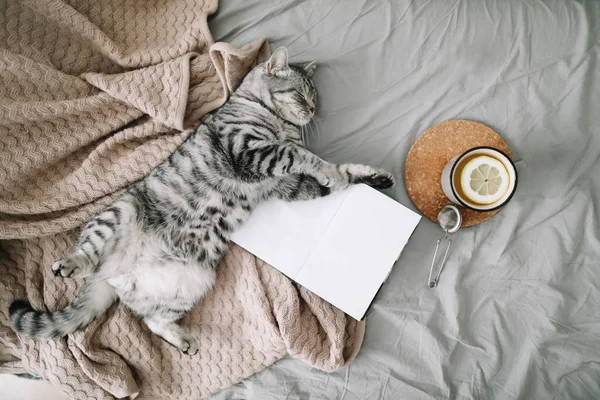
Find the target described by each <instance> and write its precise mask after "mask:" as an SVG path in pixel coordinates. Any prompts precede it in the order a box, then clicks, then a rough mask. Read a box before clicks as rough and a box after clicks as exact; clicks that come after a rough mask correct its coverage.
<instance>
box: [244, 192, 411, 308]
mask: <svg viewBox="0 0 600 400" xmlns="http://www.w3.org/2000/svg"><path fill="white" fill-rule="evenodd" d="M420 219H421V217H420V216H419V215H418V214H416V213H414V212H412V211H411V210H409V209H408V208H406V207H404V206H402V205H401V204H399V203H397V202H395V201H394V200H392V199H390V198H389V197H387V196H385V195H384V194H382V193H379V192H378V191H377V190H375V189H372V188H370V187H369V186H366V185H362V184H361V185H355V186H352V187H350V188H349V189H347V190H345V191H343V192H337V193H333V194H330V195H329V196H326V197H323V198H320V199H316V200H309V201H298V202H293V203H289V202H284V201H281V200H269V201H267V202H265V203H262V204H260V205H259V206H258V207H257V208H256V209H255V210H254V212H253V214H252V216H251V217H250V218H249V219H248V220H247V221H246V222H245V223H244V224H243V225H242V226H241V227H240V228H238V230H237V231H236V232H235V233H234V234H233V237H232V240H233V241H234V242H235V243H237V244H238V245H239V246H241V247H243V248H244V249H246V250H248V251H249V252H250V253H252V254H254V255H255V256H257V257H258V258H260V259H262V260H263V261H265V262H267V263H268V264H270V265H272V266H273V267H275V268H276V269H278V270H279V271H281V272H282V273H284V274H285V275H286V276H288V277H289V278H290V279H293V280H294V281H296V282H297V283H299V284H300V285H302V286H304V287H305V288H307V289H308V290H310V291H312V292H313V293H315V294H316V295H318V296H320V297H321V298H323V299H324V300H326V301H328V302H329V303H331V304H333V305H334V306H336V307H337V308H339V309H340V310H342V311H344V312H345V313H346V314H348V315H350V316H352V317H354V318H356V319H358V320H360V319H362V318H363V317H364V315H365V313H366V311H367V309H368V307H369V305H370V304H371V302H372V301H373V298H374V297H375V295H376V294H377V291H378V290H379V288H380V287H381V285H382V284H383V282H384V281H385V280H386V278H387V276H388V275H389V272H390V271H391V268H392V267H393V265H394V263H395V261H396V260H397V259H398V257H399V256H400V253H401V251H402V249H403V248H404V245H405V244H406V242H407V241H408V239H409V237H410V236H411V234H412V232H413V231H414V229H415V227H416V226H417V224H418V223H419V220H420Z"/></svg>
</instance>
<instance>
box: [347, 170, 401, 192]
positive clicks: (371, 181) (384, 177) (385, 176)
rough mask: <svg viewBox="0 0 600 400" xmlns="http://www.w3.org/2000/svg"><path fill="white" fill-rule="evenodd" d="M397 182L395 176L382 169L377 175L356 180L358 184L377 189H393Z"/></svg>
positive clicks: (377, 171)
mask: <svg viewBox="0 0 600 400" xmlns="http://www.w3.org/2000/svg"><path fill="white" fill-rule="evenodd" d="M395 182H396V181H395V179H394V175H392V174H390V173H389V172H387V171H384V170H382V169H378V170H376V172H375V173H373V174H370V175H365V176H362V177H360V178H359V179H357V180H356V183H364V184H366V185H369V186H371V187H373V188H375V189H388V188H391V187H392V186H394V183H395Z"/></svg>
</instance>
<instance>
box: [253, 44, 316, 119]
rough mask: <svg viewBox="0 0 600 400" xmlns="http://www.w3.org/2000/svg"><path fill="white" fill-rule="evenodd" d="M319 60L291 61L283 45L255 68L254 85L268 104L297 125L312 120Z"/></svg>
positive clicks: (255, 89) (254, 88)
mask: <svg viewBox="0 0 600 400" xmlns="http://www.w3.org/2000/svg"><path fill="white" fill-rule="evenodd" d="M315 69H316V63H315V62H314V61H313V62H310V63H306V64H288V53H287V50H286V48H285V47H280V48H278V49H277V50H275V52H273V54H272V55H271V57H270V58H269V59H268V60H267V61H265V62H264V63H262V64H260V65H259V66H257V67H256V68H255V69H254V71H253V74H252V75H254V76H253V79H252V87H253V91H255V92H258V93H256V94H257V95H258V96H259V97H260V98H261V99H262V100H263V101H264V102H265V104H267V105H268V106H269V107H271V108H273V110H274V111H276V112H277V113H278V114H279V115H280V116H281V117H283V118H284V119H285V120H287V121H289V122H291V123H293V124H295V125H305V124H307V123H309V122H310V120H311V118H312V117H313V115H314V114H315V109H316V106H317V90H316V89H315V85H314V83H313V80H312V77H313V75H314V73H315Z"/></svg>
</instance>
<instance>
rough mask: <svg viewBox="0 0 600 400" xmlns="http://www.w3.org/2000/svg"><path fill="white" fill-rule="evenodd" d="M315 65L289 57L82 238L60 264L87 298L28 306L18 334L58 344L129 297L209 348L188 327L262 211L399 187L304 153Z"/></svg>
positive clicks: (379, 175) (179, 334) (135, 306)
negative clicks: (188, 316)
mask: <svg viewBox="0 0 600 400" xmlns="http://www.w3.org/2000/svg"><path fill="white" fill-rule="evenodd" d="M314 70H315V64H314V62H313V63H309V64H304V65H288V60H287V50H286V49H285V48H279V49H277V50H276V51H275V52H274V53H273V55H272V56H271V57H270V59H269V60H268V61H266V62H264V63H262V64H260V65H258V66H257V67H256V68H254V69H253V70H252V71H251V72H250V73H249V74H248V75H247V76H246V78H245V79H244V81H243V82H242V84H241V85H240V87H239V88H238V89H237V90H236V91H235V93H233V94H232V96H231V98H230V99H229V100H228V101H227V103H226V104H225V105H223V106H222V107H221V108H220V109H218V110H217V111H215V112H214V113H213V114H212V115H210V116H209V117H207V119H206V120H205V121H204V123H203V124H202V125H201V126H200V127H199V128H198V129H197V130H196V132H195V133H193V134H192V135H191V136H190V137H189V138H188V139H187V140H186V141H185V142H184V143H183V144H182V145H181V146H180V147H179V148H178V149H177V150H176V151H175V152H174V153H173V154H172V155H171V156H170V157H169V158H168V160H166V161H165V162H163V163H162V164H160V165H159V166H158V167H156V168H155V169H154V170H153V171H152V172H151V173H150V174H149V175H148V176H147V177H146V178H144V179H142V180H141V181H139V182H137V183H136V184H134V185H133V186H132V187H131V188H129V189H128V190H127V191H126V192H125V193H124V194H123V195H121V196H120V197H118V198H117V199H116V200H115V201H114V202H113V203H112V204H111V205H110V206H108V207H107V208H105V209H104V210H103V211H101V212H100V213H99V214H98V215H97V216H96V217H95V218H93V219H92V220H91V221H90V222H89V223H88V224H87V225H86V226H85V227H84V228H83V230H82V232H81V234H80V236H79V239H78V242H77V246H76V248H75V250H74V252H73V253H72V254H71V255H69V256H68V257H66V258H64V259H61V260H59V261H56V262H55V263H54V264H53V265H52V271H53V272H54V274H55V275H57V276H62V277H75V276H82V277H87V279H86V282H85V285H84V288H83V291H82V293H81V294H80V295H79V297H77V298H76V299H75V301H74V302H73V303H72V304H71V305H69V306H67V307H66V308H64V309H62V310H59V311H55V312H42V311H36V310H34V309H32V307H31V306H30V305H29V303H27V302H25V301H21V300H17V301H15V302H13V303H12V305H11V307H10V320H11V324H12V326H13V328H14V329H15V331H17V332H18V333H20V334H22V335H24V336H29V337H35V338H53V337H59V336H65V335H67V334H68V333H71V332H73V331H75V330H76V329H79V328H82V327H84V326H86V325H88V324H89V323H91V322H92V321H93V320H94V319H95V318H96V317H98V316H99V315H101V314H102V313H104V312H105V311H106V310H107V309H108V308H109V307H110V305H111V304H113V303H114V302H115V301H116V300H117V298H119V299H120V300H121V302H123V303H124V304H125V305H126V306H127V307H128V308H130V309H131V310H132V311H133V312H134V313H135V314H137V315H139V316H140V317H142V318H143V320H144V322H145V323H146V324H147V326H148V328H149V329H150V330H151V331H152V332H154V333H156V334H157V335H159V336H161V337H162V338H164V339H165V340H166V341H167V342H169V343H171V344H173V345H174V346H176V347H178V348H179V349H181V350H182V351H183V352H185V353H188V354H195V353H196V352H197V351H198V347H197V344H196V341H195V340H194V338H193V337H192V336H191V335H190V334H189V333H188V332H187V331H186V330H185V329H184V328H182V327H181V326H180V325H179V324H178V320H179V319H180V318H181V317H182V316H183V315H184V314H185V313H186V312H188V311H189V310H190V309H191V308H192V307H193V306H194V305H195V304H196V302H197V301H198V300H200V299H201V298H202V297H203V296H204V295H205V294H206V293H207V291H209V290H210V289H211V288H212V287H213V285H214V283H215V276H216V270H215V269H216V267H217V265H218V263H219V261H220V260H221V258H222V257H223V255H224V254H225V252H226V251H227V249H228V246H229V237H230V234H231V232H232V231H233V230H234V229H235V228H236V227H237V226H239V225H240V224H241V223H242V222H243V221H244V220H245V219H246V218H248V216H249V215H250V213H251V212H252V209H253V208H254V207H255V206H256V205H257V204H258V203H259V202H261V201H264V200H266V199H268V198H272V197H277V198H280V199H284V200H288V201H294V200H307V199H313V198H317V197H320V196H325V195H327V194H329V193H330V192H331V191H335V190H341V189H344V188H346V187H348V185H351V184H355V183H361V182H362V183H366V184H368V185H370V186H373V187H376V188H387V187H390V186H392V185H393V184H394V179H393V177H392V175H391V174H389V173H388V172H385V171H383V170H379V169H375V168H372V167H369V166H365V165H356V164H343V165H334V164H330V163H328V162H326V161H324V160H322V159H321V158H319V157H317V156H315V155H314V154H312V153H310V152H308V151H307V150H306V149H305V148H304V147H303V143H302V140H301V136H300V126H302V125H305V124H307V123H308V122H309V121H310V120H311V118H312V116H313V115H314V112H315V105H316V100H317V98H316V90H315V87H314V84H313V82H312V76H313V74H314Z"/></svg>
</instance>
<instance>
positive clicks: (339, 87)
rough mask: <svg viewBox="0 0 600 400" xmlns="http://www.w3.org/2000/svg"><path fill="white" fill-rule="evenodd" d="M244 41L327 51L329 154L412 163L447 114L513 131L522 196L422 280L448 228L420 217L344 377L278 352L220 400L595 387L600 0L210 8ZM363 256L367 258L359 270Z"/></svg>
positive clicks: (548, 393) (319, 56) (227, 36)
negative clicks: (420, 140) (416, 145)
mask: <svg viewBox="0 0 600 400" xmlns="http://www.w3.org/2000/svg"><path fill="white" fill-rule="evenodd" d="M210 26H211V31H212V32H213V34H214V35H215V39H216V40H221V41H225V42H230V43H232V44H233V45H235V46H240V45H242V44H244V43H248V42H250V41H251V40H254V39H256V38H259V37H262V36H266V37H268V38H269V39H270V40H271V47H272V48H273V49H274V48H276V47H277V46H279V45H287V46H288V47H289V50H290V56H291V60H292V61H308V60H313V59H315V60H317V61H318V62H319V68H318V71H317V74H316V80H317V86H318V89H319V96H320V97H319V99H320V101H319V105H318V115H319V117H318V119H317V121H316V122H315V123H314V124H312V126H311V128H312V129H311V130H310V132H309V135H308V142H309V146H310V148H311V149H313V150H314V151H315V152H316V153H317V154H319V155H321V156H323V157H324V158H326V159H328V160H331V161H336V162H342V161H352V162H361V163H369V164H374V165H377V166H380V167H384V168H387V169H389V170H391V171H393V172H394V173H395V175H396V176H397V177H398V178H399V182H398V184H397V186H396V187H395V188H393V189H391V190H389V191H387V194H388V195H390V196H391V197H393V198H395V199H397V200H398V201H400V202H401V203H402V204H404V205H406V206H408V207H411V208H412V209H415V208H414V206H413V205H412V203H411V202H410V199H409V198H408V196H407V193H406V190H405V187H404V184H403V180H402V177H403V164H404V160H405V158H406V155H407V153H408V150H409V149H410V146H411V145H412V143H413V142H414V141H415V139H416V138H417V137H418V136H419V135H420V134H421V133H422V132H423V131H424V130H426V129H427V128H428V127H430V126H432V125H434V124H436V123H438V122H441V121H444V120H448V119H456V118H464V119H473V120H477V121H481V122H483V123H485V124H487V125H489V126H491V127H492V128H494V129H495V130H496V131H497V132H499V133H500V134H501V135H502V136H503V137H504V138H505V139H506V140H507V142H508V143H509V145H510V147H511V149H512V151H513V153H514V155H515V158H516V160H517V161H518V162H517V168H518V171H519V174H520V176H519V177H520V182H519V187H518V191H517V193H516V195H515V197H514V199H513V200H512V202H511V203H509V205H508V206H507V207H506V208H505V209H504V210H502V211H501V212H500V213H499V214H498V215H497V216H495V217H494V218H493V219H491V220H490V221H488V222H486V223H484V224H482V225H480V226H477V227H474V228H468V229H463V230H460V231H459V232H458V233H457V234H455V235H454V243H453V246H454V248H453V250H452V251H451V253H450V255H449V260H448V263H447V265H446V268H445V269H444V272H443V274H442V279H441V281H440V286H439V287H438V288H437V289H435V290H431V289H428V288H427V287H426V282H427V275H428V270H429V264H430V260H431V256H432V254H433V248H434V245H435V240H436V239H437V238H438V236H439V235H440V233H441V231H440V230H439V227H437V226H436V225H434V224H433V223H432V222H430V221H428V220H423V221H422V222H421V224H420V225H419V227H418V228H417V230H416V232H415V234H414V235H413V237H412V238H411V240H410V242H409V243H408V245H407V246H406V248H405V250H404V252H403V255H402V257H401V258H400V260H399V262H398V263H397V265H396V266H395V268H394V270H393V272H392V274H391V276H390V278H389V279H388V281H387V283H386V284H385V285H384V287H383V289H382V290H381V292H380V293H379V295H378V297H377V299H376V301H375V303H374V306H373V307H372V309H371V310H370V312H369V314H368V317H367V318H368V319H367V332H366V338H365V342H364V345H363V348H362V350H361V352H360V353H359V356H358V358H357V359H356V361H355V362H354V363H353V364H352V365H351V366H350V367H349V368H346V369H343V370H341V371H339V372H337V373H333V374H326V373H323V372H319V371H316V370H314V369H311V368H310V367H309V366H308V365H307V364H304V363H303V362H301V361H296V360H291V359H284V360H282V361H280V362H278V363H276V364H275V365H274V366H272V367H270V368H268V369H267V370H265V371H263V372H261V373H259V374H257V375H255V376H253V377H252V378H250V379H248V380H246V381H244V382H242V383H240V384H238V385H236V386H234V387H233V388H231V389H229V390H225V391H223V392H221V393H219V394H217V395H216V396H214V398H215V399H226V398H227V399H229V398H248V399H250V398H251V399H271V398H277V399H283V398H285V399H306V398H314V399H345V400H350V399H421V398H423V399H426V398H436V399H446V398H451V399H462V398H472V399H492V398H493V399H515V398H520V399H532V398H536V399H594V398H595V399H598V398H600V257H599V255H600V228H599V222H598V220H599V216H600V209H599V207H600V164H599V157H600V49H599V43H600V3H599V2H587V3H578V2H575V1H570V0H565V1H552V2H550V1H516V0H511V1H479V0H473V1H443V0H437V1H421V0H415V1H405V0H403V1H338V2H334V1H316V0H311V1H304V2H300V1H292V0H278V1H265V0H250V1H244V2H242V1H237V0H222V1H221V4H220V10H219V11H218V13H217V15H216V16H215V17H213V18H212V19H211V21H210ZM365 268H368V266H365Z"/></svg>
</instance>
